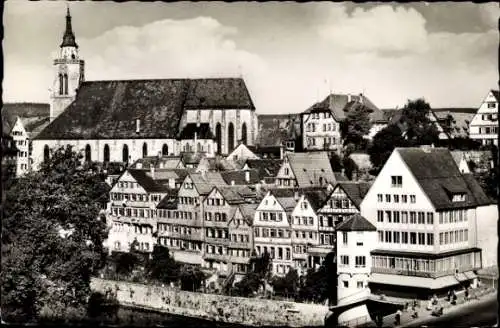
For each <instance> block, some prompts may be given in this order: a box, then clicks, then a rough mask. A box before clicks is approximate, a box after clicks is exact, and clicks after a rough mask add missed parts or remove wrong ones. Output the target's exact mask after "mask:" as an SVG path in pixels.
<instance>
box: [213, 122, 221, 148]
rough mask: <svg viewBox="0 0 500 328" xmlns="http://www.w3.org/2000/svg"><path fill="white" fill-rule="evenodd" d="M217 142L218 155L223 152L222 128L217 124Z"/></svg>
mask: <svg viewBox="0 0 500 328" xmlns="http://www.w3.org/2000/svg"><path fill="white" fill-rule="evenodd" d="M215 142H216V143H217V154H220V153H221V151H222V126H221V125H220V123H217V125H216V126H215Z"/></svg>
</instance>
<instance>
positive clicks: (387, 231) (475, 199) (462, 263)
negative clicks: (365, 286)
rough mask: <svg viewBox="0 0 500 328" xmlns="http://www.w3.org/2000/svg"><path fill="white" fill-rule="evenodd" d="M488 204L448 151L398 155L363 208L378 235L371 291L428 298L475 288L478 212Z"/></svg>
mask: <svg viewBox="0 0 500 328" xmlns="http://www.w3.org/2000/svg"><path fill="white" fill-rule="evenodd" d="M490 204H491V200H490V199H489V198H488V197H487V196H486V195H485V193H484V191H483V190H482V189H481V187H480V186H479V184H478V183H477V181H476V180H475V179H474V178H473V177H472V176H471V175H469V174H462V173H461V172H460V171H459V169H458V167H457V165H456V163H455V161H454V160H453V157H452V156H451V154H450V151H449V150H448V149H445V148H430V147H427V148H396V149H395V150H394V151H393V153H392V154H391V156H390V158H389V159H388V160H387V162H386V164H385V165H384V167H383V168H382V170H381V172H380V173H379V175H378V177H377V178H376V180H375V182H374V183H373V185H372V187H371V188H370V190H369V191H368V193H367V194H366V196H365V197H364V199H363V201H362V203H361V214H362V215H363V217H365V218H366V219H368V220H369V221H370V222H371V223H372V224H373V225H375V226H376V227H377V234H378V237H377V238H378V240H377V244H376V245H373V246H374V247H373V250H372V251H371V256H372V274H371V276H370V285H371V287H370V288H372V291H373V290H377V291H379V292H381V293H385V294H387V295H389V294H398V295H406V296H410V297H427V296H428V295H429V294H433V293H441V292H444V291H447V290H448V289H449V288H454V287H456V286H458V285H460V284H475V282H476V281H477V277H476V275H475V273H474V271H475V270H478V269H480V268H481V266H482V250H481V248H479V247H478V245H479V242H478V240H479V238H478V227H479V226H480V225H482V224H484V223H483V222H482V217H483V214H480V213H481V211H482V209H483V208H486V207H487V206H489V205H490ZM490 214H493V215H497V214H496V213H490ZM496 220H498V216H497V218H496Z"/></svg>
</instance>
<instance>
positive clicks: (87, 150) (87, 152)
mask: <svg viewBox="0 0 500 328" xmlns="http://www.w3.org/2000/svg"><path fill="white" fill-rule="evenodd" d="M91 160H92V153H91V152H90V145H88V144H87V146H85V162H90V161H91Z"/></svg>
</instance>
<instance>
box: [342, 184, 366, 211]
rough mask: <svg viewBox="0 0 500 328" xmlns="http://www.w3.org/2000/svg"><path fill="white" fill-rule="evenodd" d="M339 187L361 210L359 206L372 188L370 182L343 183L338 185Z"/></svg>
mask: <svg viewBox="0 0 500 328" xmlns="http://www.w3.org/2000/svg"><path fill="white" fill-rule="evenodd" d="M337 186H338V187H340V188H342V190H344V192H345V193H346V195H347V197H349V199H350V200H351V201H352V202H353V203H354V205H355V206H356V207H357V208H358V209H359V205H360V204H361V202H362V201H363V198H365V195H366V194H367V193H368V190H369V189H370V187H371V183H370V182H362V181H342V182H339V183H338V184H337Z"/></svg>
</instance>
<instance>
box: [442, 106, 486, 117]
mask: <svg viewBox="0 0 500 328" xmlns="http://www.w3.org/2000/svg"><path fill="white" fill-rule="evenodd" d="M432 111H433V112H434V113H435V114H436V116H440V115H441V113H442V112H445V113H464V114H476V112H477V108H473V107H444V108H433V109H432Z"/></svg>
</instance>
